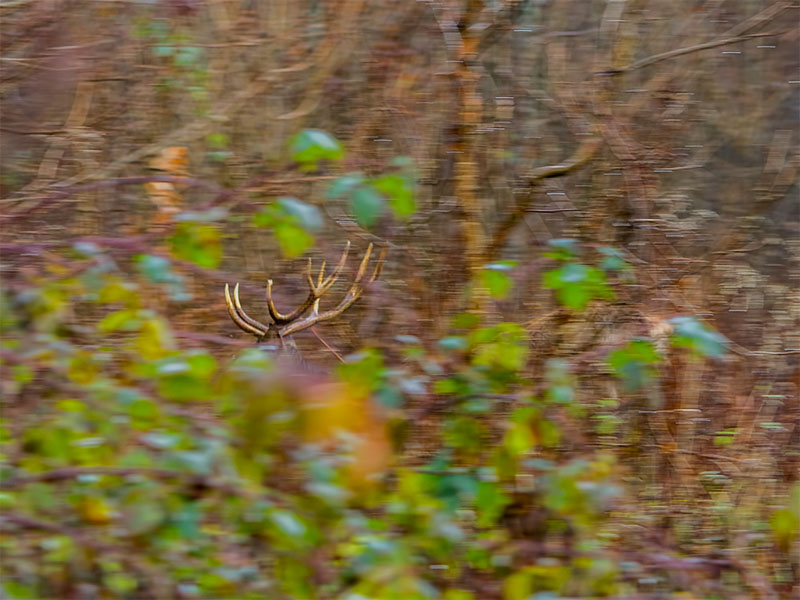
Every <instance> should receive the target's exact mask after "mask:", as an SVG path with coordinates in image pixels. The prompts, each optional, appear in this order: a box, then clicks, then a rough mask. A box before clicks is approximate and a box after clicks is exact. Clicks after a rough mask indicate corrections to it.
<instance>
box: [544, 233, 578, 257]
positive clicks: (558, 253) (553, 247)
mask: <svg viewBox="0 0 800 600" xmlns="http://www.w3.org/2000/svg"><path fill="white" fill-rule="evenodd" d="M547 245H548V246H549V247H550V250H548V251H547V252H545V254H544V255H545V256H547V257H548V258H554V259H556V260H570V259H572V258H575V257H577V256H580V254H581V248H580V246H579V245H578V240H573V239H571V238H562V239H556V240H550V241H549V242H547Z"/></svg>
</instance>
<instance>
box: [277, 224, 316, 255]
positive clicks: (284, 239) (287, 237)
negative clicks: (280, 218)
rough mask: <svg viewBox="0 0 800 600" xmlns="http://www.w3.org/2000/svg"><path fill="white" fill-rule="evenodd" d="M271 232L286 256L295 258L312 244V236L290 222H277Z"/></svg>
mask: <svg viewBox="0 0 800 600" xmlns="http://www.w3.org/2000/svg"><path fill="white" fill-rule="evenodd" d="M273 232H274V233H275V239H277V240H278V244H279V245H280V247H281V252H282V253H283V255H284V256H285V257H286V258H297V257H298V256H301V255H302V254H303V253H304V252H305V251H306V250H308V249H309V248H310V247H311V246H313V245H314V236H312V235H311V234H309V233H307V232H306V231H305V230H304V229H303V228H302V227H298V226H297V225H294V224H292V223H278V224H277V225H275V227H274V229H273Z"/></svg>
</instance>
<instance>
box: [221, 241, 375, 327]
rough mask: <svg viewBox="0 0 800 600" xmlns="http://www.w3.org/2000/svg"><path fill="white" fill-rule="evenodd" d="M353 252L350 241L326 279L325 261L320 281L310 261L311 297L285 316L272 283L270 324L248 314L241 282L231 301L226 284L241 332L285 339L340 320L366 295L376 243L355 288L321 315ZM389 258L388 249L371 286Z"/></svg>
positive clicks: (230, 309) (232, 314)
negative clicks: (323, 300) (323, 301)
mask: <svg viewBox="0 0 800 600" xmlns="http://www.w3.org/2000/svg"><path fill="white" fill-rule="evenodd" d="M349 252H350V242H349V241H348V242H347V244H346V245H345V248H344V251H343V252H342V256H341V258H340V259H339V262H338V264H337V265H336V267H335V268H334V269H333V271H332V272H331V274H330V275H328V276H327V277H325V262H323V263H322V266H321V267H320V270H319V274H318V275H317V277H316V281H315V280H314V277H313V275H312V272H311V260H310V259H309V261H308V266H307V268H306V279H307V281H308V287H309V292H308V296H307V297H306V299H305V300H304V301H303V303H302V304H301V305H300V306H298V307H297V308H296V309H294V310H293V311H292V312H290V313H288V314H285V315H284V314H282V313H280V312H279V311H278V309H277V308H276V307H275V302H274V301H273V299H272V280H271V279H270V280H268V281H267V310H268V311H269V316H270V317H271V318H272V322H271V323H268V324H264V323H261V322H259V321H256V320H255V319H253V318H251V317H250V316H248V314H247V313H246V312H245V311H244V309H243V308H242V305H241V302H240V301H239V284H238V283H237V284H236V286H235V287H234V288H233V298H231V293H230V289H229V287H228V284H225V304H226V306H227V307H228V314H229V315H230V317H231V319H232V320H233V322H234V323H236V325H238V326H239V328H240V329H242V330H244V331H246V332H247V333H250V334H252V335H254V336H256V338H258V340H259V341H261V340H262V339H264V338H265V337H267V336H268V335H269V334H270V333H272V332H274V333H275V334H276V335H277V337H279V338H283V337H285V336H289V335H292V334H294V333H297V332H298V331H302V330H304V329H308V328H309V327H313V326H314V325H316V324H317V323H320V322H322V321H328V320H330V319H333V318H335V317H338V316H339V315H340V314H342V313H343V312H344V311H346V310H347V309H348V308H350V307H351V306H352V305H353V303H355V301H356V300H358V299H359V297H360V296H361V294H362V293H363V292H364V286H363V285H362V283H361V280H362V279H363V278H364V274H365V273H366V270H367V265H368V264H369V259H370V256H371V255H372V244H370V245H369V247H368V248H367V251H366V253H365V254H364V258H363V259H362V260H361V265H360V266H359V267H358V273H356V277H355V280H354V281H353V285H351V286H350V289H349V290H348V291H347V294H346V295H345V297H344V299H343V300H342V301H341V302H339V304H338V305H337V306H336V308H333V309H331V310H328V311H325V312H322V313H321V312H319V301H320V298H322V296H323V295H324V294H325V293H326V292H327V291H328V290H329V289H330V288H331V286H332V285H333V284H334V283H335V282H336V280H337V279H339V275H340V274H341V272H342V269H343V268H344V265H345V263H346V262H347V256H348V254H349ZM385 257H386V249H385V248H384V249H383V250H382V251H381V255H380V258H379V259H378V262H377V264H376V265H375V268H374V270H373V272H372V275H371V277H370V278H369V280H368V281H367V283H372V282H373V281H375V280H376V279H377V278H378V276H379V275H380V273H381V269H382V268H383V262H384V259H385ZM309 309H311V313H310V314H309V315H308V316H306V317H303V315H305V314H306V312H308V310H309Z"/></svg>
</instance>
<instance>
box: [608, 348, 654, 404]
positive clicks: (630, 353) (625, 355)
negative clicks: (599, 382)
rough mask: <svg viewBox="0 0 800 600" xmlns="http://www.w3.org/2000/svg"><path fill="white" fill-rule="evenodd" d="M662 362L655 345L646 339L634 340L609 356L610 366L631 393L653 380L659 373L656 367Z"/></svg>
mask: <svg viewBox="0 0 800 600" xmlns="http://www.w3.org/2000/svg"><path fill="white" fill-rule="evenodd" d="M660 361H661V357H660V356H659V355H658V352H657V351H656V348H655V346H654V345H653V343H652V342H650V341H648V340H644V339H638V340H632V341H630V342H628V344H627V345H625V346H624V347H623V348H619V349H618V350H615V351H614V352H612V353H611V354H609V355H608V364H609V366H610V367H611V370H612V371H613V372H614V375H616V376H617V377H619V378H621V379H622V380H623V381H624V382H625V387H626V389H628V390H630V391H632V390H635V389H638V388H640V387H642V386H643V385H644V384H645V383H647V381H649V380H650V379H652V378H653V377H654V376H655V375H656V373H657V370H656V369H655V367H654V365H656V364H658V363H659V362H660Z"/></svg>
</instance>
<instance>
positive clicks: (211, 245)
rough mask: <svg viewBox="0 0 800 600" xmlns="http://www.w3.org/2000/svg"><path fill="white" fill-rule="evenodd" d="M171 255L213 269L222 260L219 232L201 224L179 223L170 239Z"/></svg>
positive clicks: (214, 228)
mask: <svg viewBox="0 0 800 600" xmlns="http://www.w3.org/2000/svg"><path fill="white" fill-rule="evenodd" d="M170 243H171V245H172V253H173V254H174V255H175V256H176V257H178V258H181V259H183V260H188V261H189V262H192V263H194V264H196V265H199V266H201V267H205V268H206V269H215V268H217V266H219V263H220V261H221V260H222V242H221V236H220V233H219V230H218V229H217V228H216V227H214V226H213V225H208V224H203V223H179V224H178V226H177V228H176V231H175V234H174V235H173V236H172V237H171V238H170Z"/></svg>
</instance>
